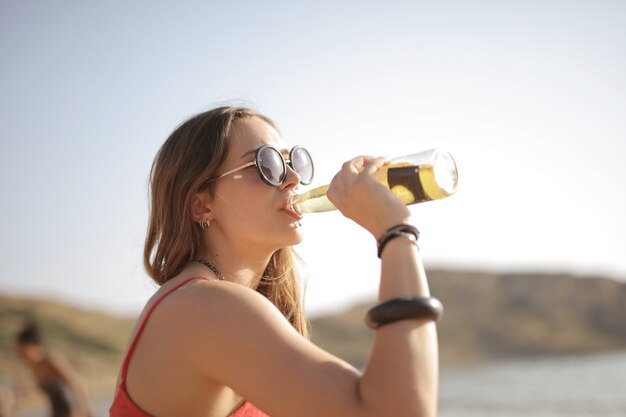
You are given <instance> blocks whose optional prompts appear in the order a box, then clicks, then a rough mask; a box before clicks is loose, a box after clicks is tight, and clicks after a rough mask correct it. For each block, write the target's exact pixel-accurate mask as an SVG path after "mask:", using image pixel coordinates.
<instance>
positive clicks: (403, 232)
mask: <svg viewBox="0 0 626 417" xmlns="http://www.w3.org/2000/svg"><path fill="white" fill-rule="evenodd" d="M400 236H406V237H409V238H410V237H413V238H415V240H414V242H417V239H419V237H420V232H419V230H417V227H415V226H411V225H410V224H398V225H395V226H393V227H390V228H389V229H387V230H385V233H383V235H382V236H381V237H379V238H378V241H377V242H376V243H377V244H378V257H379V258H380V257H381V255H382V254H383V249H385V246H386V245H387V243H389V241H391V240H392V239H395V238H397V237H400Z"/></svg>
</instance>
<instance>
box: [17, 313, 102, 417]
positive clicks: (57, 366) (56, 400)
mask: <svg viewBox="0 0 626 417" xmlns="http://www.w3.org/2000/svg"><path fill="white" fill-rule="evenodd" d="M17 350H18V353H19V355H20V357H21V358H22V359H23V360H24V362H25V363H26V364H27V365H28V367H29V368H30V370H31V371H32V373H33V376H34V378H35V381H36V382H37V385H38V386H39V388H40V389H41V390H42V391H43V393H44V394H45V395H46V397H47V398H48V402H49V404H50V416H51V417H87V416H89V415H90V413H89V407H88V404H89V403H88V399H87V392H86V389H85V387H84V385H83V383H82V381H81V380H80V378H79V377H78V375H77V374H76V372H75V371H74V370H73V369H72V367H71V366H70V365H69V364H67V363H66V362H65V361H63V360H61V358H60V357H57V356H53V355H49V354H48V353H47V352H46V351H45V349H44V348H43V346H42V344H41V336H40V332H39V328H38V327H37V325H35V324H33V323H30V324H27V325H26V326H25V327H24V328H23V329H22V330H21V331H20V332H19V333H18V335H17Z"/></svg>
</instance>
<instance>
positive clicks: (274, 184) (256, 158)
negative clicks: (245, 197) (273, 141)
mask: <svg viewBox="0 0 626 417" xmlns="http://www.w3.org/2000/svg"><path fill="white" fill-rule="evenodd" d="M267 148H270V149H273V150H274V151H275V152H276V153H277V154H278V155H280V159H281V161H282V168H283V174H282V175H281V179H280V182H272V181H271V180H270V179H268V178H267V177H266V176H265V175H264V174H263V171H261V167H260V164H259V158H260V157H261V152H263V151H264V150H265V149H267ZM298 149H301V150H303V151H304V152H306V154H307V156H308V157H309V160H310V161H311V179H310V180H309V181H303V180H302V177H301V178H300V184H302V185H309V184H310V183H311V182H312V181H313V176H314V174H315V167H314V165H313V158H312V157H311V154H310V153H309V151H307V150H306V148H304V147H302V146H300V145H296V146H294V147H293V148H291V150H290V151H289V159H287V160H286V159H285V157H284V156H283V154H282V152H280V151H279V150H278V149H277V148H276V147H275V146H273V145H261V146H259V148H258V149H257V150H256V151H255V152H254V159H253V160H252V161H250V162H247V163H245V164H243V165H241V166H238V167H237V168H233V169H231V170H230V171H226V172H224V173H223V174H221V175H219V176H217V177H215V178H213V179H211V180H209V182H212V181H217V180H219V179H220V178H222V177H225V176H226V175H230V174H233V173H235V172H237V171H241V170H242V169H246V168H248V167H250V166H252V165H254V166H255V167H256V171H257V174H259V177H261V180H263V182H264V183H266V184H267V185H270V186H272V187H280V186H281V185H283V183H284V182H285V178H286V177H287V165H289V166H290V167H291V169H293V170H294V171H295V172H296V173H298V171H296V169H295V168H294V167H293V162H292V161H293V153H294V151H296V150H298ZM298 175H300V174H299V173H298Z"/></svg>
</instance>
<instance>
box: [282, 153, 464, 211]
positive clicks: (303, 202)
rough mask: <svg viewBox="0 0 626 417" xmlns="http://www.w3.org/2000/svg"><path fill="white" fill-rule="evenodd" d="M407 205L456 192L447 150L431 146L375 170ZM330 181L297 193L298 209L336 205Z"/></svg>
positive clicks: (455, 174)
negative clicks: (329, 186)
mask: <svg viewBox="0 0 626 417" xmlns="http://www.w3.org/2000/svg"><path fill="white" fill-rule="evenodd" d="M374 176H375V177H376V179H377V180H378V181H380V182H381V183H382V184H384V185H385V186H387V187H388V188H389V189H391V191H392V192H393V193H394V194H395V195H396V196H397V197H398V198H400V200H402V202H403V203H404V204H406V205H409V204H417V203H423V202H425V201H431V200H439V199H441V198H445V197H449V196H451V195H453V194H454V193H455V192H456V188H457V185H458V178H459V177H458V172H457V168H456V163H455V162H454V159H453V158H452V155H450V154H449V153H448V152H444V151H442V150H438V149H430V150H427V151H423V152H418V153H414V154H411V155H405V156H401V157H398V158H394V159H391V160H390V161H389V163H388V164H387V165H385V166H384V167H383V168H382V169H381V170H379V171H378V172H377V173H376V174H374ZM326 191H328V185H322V186H320V187H317V188H314V189H312V190H309V191H306V192H304V193H302V194H301V195H299V196H297V197H296V199H295V202H294V206H295V209H296V211H299V212H301V213H319V212H324V211H330V210H336V209H337V208H336V207H335V206H334V205H333V203H331V202H330V200H328V197H326Z"/></svg>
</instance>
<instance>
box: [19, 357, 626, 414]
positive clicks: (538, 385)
mask: <svg viewBox="0 0 626 417" xmlns="http://www.w3.org/2000/svg"><path fill="white" fill-rule="evenodd" d="M110 404H111V402H110V400H109V399H106V400H101V401H98V402H97V403H94V404H93V411H94V416H95V417H106V416H108V407H109V405H110ZM45 415H46V414H45V413H44V412H43V411H39V412H30V413H17V416H18V417H43V416H45ZM485 416H489V417H518V416H519V417H521V416H524V417H526V416H533V417H566V416H567V417H583V416H584V417H591V416H602V417H618V416H619V417H625V416H626V352H620V353H611V354H601V355H589V356H570V357H558V358H550V359H535V360H518V361H506V362H500V363H492V364H481V365H471V366H458V367H444V368H442V369H441V380H440V387H439V417H485Z"/></svg>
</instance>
